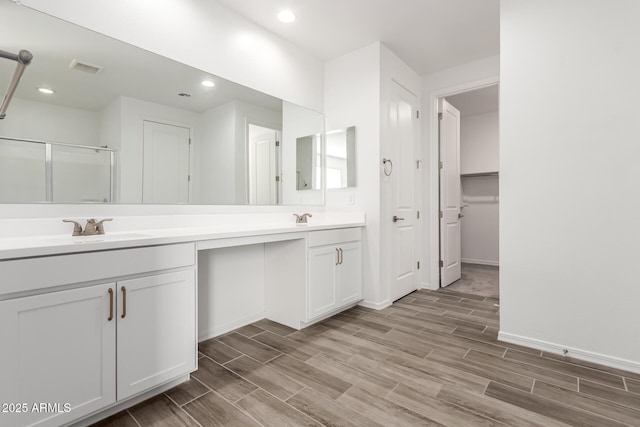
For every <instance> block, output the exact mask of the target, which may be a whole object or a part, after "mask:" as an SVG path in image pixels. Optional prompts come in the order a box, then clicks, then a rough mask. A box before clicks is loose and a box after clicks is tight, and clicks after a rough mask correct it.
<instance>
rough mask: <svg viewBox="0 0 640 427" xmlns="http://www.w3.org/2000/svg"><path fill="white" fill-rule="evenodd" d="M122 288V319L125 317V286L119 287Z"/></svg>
mask: <svg viewBox="0 0 640 427" xmlns="http://www.w3.org/2000/svg"><path fill="white" fill-rule="evenodd" d="M120 290H122V316H120V317H122V318H123V319H124V318H125V317H127V288H125V287H124V286H123V287H122V288H120Z"/></svg>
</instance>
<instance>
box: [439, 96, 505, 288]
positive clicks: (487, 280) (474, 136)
mask: <svg viewBox="0 0 640 427" xmlns="http://www.w3.org/2000/svg"><path fill="white" fill-rule="evenodd" d="M442 99H443V101H441V102H440V105H441V112H444V115H445V116H444V118H443V120H441V128H440V137H441V142H440V159H441V161H442V162H443V163H444V164H443V165H442V168H441V175H440V179H441V186H440V188H441V198H440V200H441V212H443V214H442V215H441V216H442V217H443V218H442V219H441V221H442V223H441V233H440V240H441V242H440V244H441V248H440V251H441V258H440V259H442V260H443V263H442V267H441V282H440V286H441V287H445V286H449V289H451V290H456V291H459V292H465V293H471V294H477V295H482V296H490V297H498V295H499V279H498V268H499V257H498V254H499V248H498V224H499V220H498V204H499V193H498V179H499V175H498V171H499V154H498V152H499V151H498V149H499V145H498V144H499V138H498V110H499V105H498V85H492V86H487V87H483V88H480V89H475V90H471V91H467V92H463V93H459V94H455V95H452V96H446V97H443V98H442ZM456 112H457V118H456ZM447 120H449V122H447ZM455 120H458V123H455ZM443 123H444V124H443ZM452 123H454V124H452ZM456 131H457V132H458V134H457V135H456ZM456 137H457V141H456ZM443 144H444V145H443ZM451 144H457V146H455V145H453V146H452V145H451ZM447 145H449V146H447ZM456 161H457V162H458V164H457V165H455V164H453V163H454V162H456ZM447 163H449V164H447ZM456 186H457V188H455V187H456ZM454 190H455V191H454ZM443 191H446V193H447V194H448V196H447V195H443V194H442V192H443ZM447 197H448V198H449V199H447ZM456 198H459V199H456ZM451 199H453V200H451ZM448 211H450V212H448ZM454 211H455V212H454ZM448 214H449V215H448Z"/></svg>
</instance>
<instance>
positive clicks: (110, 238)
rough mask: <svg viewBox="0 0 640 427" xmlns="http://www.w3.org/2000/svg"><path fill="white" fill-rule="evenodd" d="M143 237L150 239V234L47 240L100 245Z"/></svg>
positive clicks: (116, 234) (119, 234) (122, 234)
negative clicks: (101, 243)
mask: <svg viewBox="0 0 640 427" xmlns="http://www.w3.org/2000/svg"><path fill="white" fill-rule="evenodd" d="M143 237H149V235H148V234H143V233H114V234H96V235H93V236H68V237H53V238H50V239H47V241H48V242H55V243H72V244H78V243H100V242H114V241H118V240H129V239H140V238H143Z"/></svg>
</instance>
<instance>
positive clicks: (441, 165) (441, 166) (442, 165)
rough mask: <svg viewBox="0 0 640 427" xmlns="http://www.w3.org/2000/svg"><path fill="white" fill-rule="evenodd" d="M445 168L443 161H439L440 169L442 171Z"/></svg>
mask: <svg viewBox="0 0 640 427" xmlns="http://www.w3.org/2000/svg"><path fill="white" fill-rule="evenodd" d="M443 167H444V163H442V160H440V161H438V168H440V169H442V168H443Z"/></svg>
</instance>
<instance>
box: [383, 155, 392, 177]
mask: <svg viewBox="0 0 640 427" xmlns="http://www.w3.org/2000/svg"><path fill="white" fill-rule="evenodd" d="M382 164H383V165H384V167H383V171H384V174H385V175H386V176H391V172H393V162H392V161H391V159H382Z"/></svg>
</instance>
